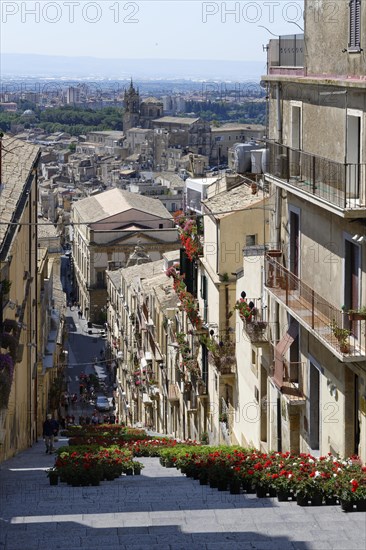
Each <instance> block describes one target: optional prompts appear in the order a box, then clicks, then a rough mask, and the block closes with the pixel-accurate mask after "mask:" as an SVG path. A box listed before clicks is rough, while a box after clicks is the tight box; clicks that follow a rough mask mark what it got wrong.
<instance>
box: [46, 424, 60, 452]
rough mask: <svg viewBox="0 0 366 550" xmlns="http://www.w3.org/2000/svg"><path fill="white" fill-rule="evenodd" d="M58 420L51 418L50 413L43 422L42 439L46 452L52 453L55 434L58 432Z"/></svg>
mask: <svg viewBox="0 0 366 550" xmlns="http://www.w3.org/2000/svg"><path fill="white" fill-rule="evenodd" d="M58 428H59V426H58V422H57V420H55V419H54V418H52V414H48V415H47V418H46V420H45V421H44V423H43V439H44V441H45V444H46V454H48V453H50V454H51V453H52V452H53V451H54V450H55V449H54V446H53V444H54V441H55V435H57V434H58Z"/></svg>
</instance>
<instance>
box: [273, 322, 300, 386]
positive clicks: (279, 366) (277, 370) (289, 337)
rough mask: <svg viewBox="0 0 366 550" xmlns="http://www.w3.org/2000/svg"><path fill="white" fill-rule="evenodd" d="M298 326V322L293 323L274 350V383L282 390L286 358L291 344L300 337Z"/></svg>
mask: <svg viewBox="0 0 366 550" xmlns="http://www.w3.org/2000/svg"><path fill="white" fill-rule="evenodd" d="M298 330H299V328H298V324H297V322H296V321H292V322H291V324H290V326H289V328H288V330H287V332H286V334H285V335H284V336H283V337H282V338H281V340H280V341H279V342H278V344H277V345H276V346H275V348H274V364H275V365H274V375H273V381H274V383H275V384H276V386H277V387H278V388H279V389H280V390H281V388H282V386H283V363H284V356H285V354H286V353H287V352H288V350H289V349H290V347H291V344H292V343H293V341H294V340H295V338H296V336H297V335H298Z"/></svg>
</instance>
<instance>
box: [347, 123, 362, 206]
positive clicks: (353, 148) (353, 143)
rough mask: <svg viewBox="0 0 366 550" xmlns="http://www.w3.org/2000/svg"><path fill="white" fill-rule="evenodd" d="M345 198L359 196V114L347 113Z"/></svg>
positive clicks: (356, 197)
mask: <svg viewBox="0 0 366 550" xmlns="http://www.w3.org/2000/svg"><path fill="white" fill-rule="evenodd" d="M346 162H347V198H349V199H358V198H359V196H360V189H359V184H360V162H361V116H357V115H347V142H346Z"/></svg>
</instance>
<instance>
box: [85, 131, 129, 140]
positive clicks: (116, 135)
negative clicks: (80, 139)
mask: <svg viewBox="0 0 366 550" xmlns="http://www.w3.org/2000/svg"><path fill="white" fill-rule="evenodd" d="M89 134H91V135H93V134H94V135H103V136H110V137H113V138H115V139H122V138H124V137H125V134H124V132H121V131H120V130H95V131H93V132H88V135H89Z"/></svg>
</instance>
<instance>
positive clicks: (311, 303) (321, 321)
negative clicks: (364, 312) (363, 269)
mask: <svg viewBox="0 0 366 550" xmlns="http://www.w3.org/2000/svg"><path fill="white" fill-rule="evenodd" d="M265 286H266V288H267V290H268V291H269V292H270V293H271V294H272V295H273V296H274V297H275V298H276V299H277V300H278V301H279V302H281V303H282V304H283V305H284V306H286V308H287V309H288V311H289V312H290V313H291V315H292V316H293V317H294V318H295V319H296V320H297V321H298V322H299V323H300V324H301V325H302V326H304V327H305V328H306V329H307V330H309V331H310V332H311V333H312V334H313V335H314V336H315V337H316V338H318V340H320V341H321V342H322V343H323V344H324V345H325V346H326V347H327V348H328V349H329V350H330V351H332V353H334V354H335V355H337V357H339V358H340V359H341V360H344V361H347V360H348V361H351V360H352V359H355V358H357V360H361V359H362V360H364V359H366V335H365V332H366V331H365V327H362V326H361V323H363V322H365V321H349V319H348V315H347V314H345V313H344V312H343V311H342V310H340V309H337V308H336V307H335V306H333V305H332V304H330V303H329V302H328V301H327V300H326V299H325V298H324V297H323V296H321V295H320V294H318V293H317V292H315V290H314V289H313V288H311V287H310V286H309V285H307V284H305V283H304V282H303V281H301V279H299V277H297V276H296V275H294V274H293V273H291V271H289V270H288V269H286V268H285V267H284V266H283V265H281V264H280V263H279V262H277V261H276V260H274V259H273V258H271V257H270V256H266V258H265Z"/></svg>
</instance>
